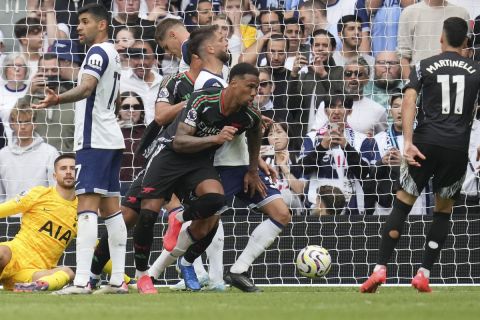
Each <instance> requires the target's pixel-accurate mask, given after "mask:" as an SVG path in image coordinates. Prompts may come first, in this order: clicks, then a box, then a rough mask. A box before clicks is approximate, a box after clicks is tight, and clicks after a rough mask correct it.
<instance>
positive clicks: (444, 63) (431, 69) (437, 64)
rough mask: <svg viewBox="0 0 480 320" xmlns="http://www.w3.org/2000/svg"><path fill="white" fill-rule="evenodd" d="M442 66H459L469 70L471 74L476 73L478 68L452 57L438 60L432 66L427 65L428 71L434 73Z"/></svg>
mask: <svg viewBox="0 0 480 320" xmlns="http://www.w3.org/2000/svg"><path fill="white" fill-rule="evenodd" d="M441 67H457V68H463V69H465V70H467V71H468V72H469V73H470V74H474V73H475V72H476V71H477V70H475V68H474V67H473V66H471V65H469V64H468V63H466V62H465V61H460V60H450V59H443V60H438V61H436V62H434V63H433V64H431V65H430V66H428V67H427V71H428V72H430V73H433V72H434V71H436V70H437V69H438V68H441Z"/></svg>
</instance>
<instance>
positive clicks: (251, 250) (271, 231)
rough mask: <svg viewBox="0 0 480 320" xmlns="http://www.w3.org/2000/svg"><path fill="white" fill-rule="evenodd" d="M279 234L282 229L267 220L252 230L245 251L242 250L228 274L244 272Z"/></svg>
mask: <svg viewBox="0 0 480 320" xmlns="http://www.w3.org/2000/svg"><path fill="white" fill-rule="evenodd" d="M280 232H282V229H281V228H280V227H279V226H277V225H276V224H275V223H274V222H273V221H272V220H271V219H267V220H265V221H263V222H262V223H260V224H259V225H258V226H257V227H256V228H255V230H253V232H252V235H251V236H250V239H248V243H247V246H246V247H245V250H243V252H242V254H241V255H240V257H238V259H237V261H236V262H235V264H234V265H233V266H232V267H231V268H230V272H232V273H243V272H246V271H247V270H248V268H250V266H251V265H252V263H253V261H254V260H255V259H256V258H258V256H260V255H261V254H262V253H264V252H265V250H266V249H267V248H268V247H270V245H271V244H272V243H273V241H275V238H276V237H277V236H278V235H279V234H280Z"/></svg>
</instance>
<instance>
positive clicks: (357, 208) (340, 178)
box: [300, 95, 369, 214]
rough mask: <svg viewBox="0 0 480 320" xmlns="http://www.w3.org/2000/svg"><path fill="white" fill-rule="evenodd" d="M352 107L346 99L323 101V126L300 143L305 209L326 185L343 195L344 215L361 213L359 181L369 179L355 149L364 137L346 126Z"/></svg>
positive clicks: (362, 206)
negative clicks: (305, 182)
mask: <svg viewBox="0 0 480 320" xmlns="http://www.w3.org/2000/svg"><path fill="white" fill-rule="evenodd" d="M352 105H353V101H352V99H351V98H350V97H348V96H344V95H333V96H331V98H330V97H327V98H326V100H325V114H326V116H327V119H328V120H327V123H326V124H325V126H324V127H322V128H321V129H319V130H317V131H311V132H309V133H308V134H307V136H306V137H305V139H304V144H303V148H302V149H303V150H302V154H301V156H300V157H301V158H300V160H301V162H300V163H301V165H302V168H303V176H304V177H305V178H308V181H307V184H306V188H305V189H306V190H308V191H307V200H308V203H310V205H307V207H310V206H311V204H313V203H315V202H316V199H317V189H318V187H319V186H321V185H330V186H335V187H337V188H339V189H340V190H342V192H343V193H344V194H345V197H346V199H347V200H346V202H347V203H348V205H347V208H346V212H347V213H348V214H359V213H365V207H364V206H365V201H364V196H363V194H364V193H363V188H362V181H363V180H365V179H367V178H369V164H368V162H366V161H365V160H363V159H362V156H361V154H360V152H359V151H357V149H360V148H361V145H362V143H363V141H364V140H365V138H366V136H365V135H364V134H362V133H359V132H356V131H354V130H353V129H352V128H350V127H349V126H348V124H347V123H346V119H347V117H348V116H349V115H350V114H351V112H352V110H351V109H352Z"/></svg>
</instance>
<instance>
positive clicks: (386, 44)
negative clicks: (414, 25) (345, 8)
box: [365, 0, 415, 57]
mask: <svg viewBox="0 0 480 320" xmlns="http://www.w3.org/2000/svg"><path fill="white" fill-rule="evenodd" d="M414 3H415V0H400V1H396V0H395V1H391V0H367V1H366V4H365V6H366V9H367V11H368V13H369V15H370V17H371V21H372V23H371V38H372V53H373V56H374V57H376V56H377V54H378V53H379V52H382V51H395V50H396V49H397V34H398V24H399V20H400V14H401V13H402V8H405V7H407V6H409V5H411V4H414Z"/></svg>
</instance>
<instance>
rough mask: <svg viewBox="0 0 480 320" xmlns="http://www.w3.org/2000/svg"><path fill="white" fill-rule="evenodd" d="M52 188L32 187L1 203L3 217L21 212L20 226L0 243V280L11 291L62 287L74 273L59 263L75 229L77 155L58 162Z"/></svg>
mask: <svg viewBox="0 0 480 320" xmlns="http://www.w3.org/2000/svg"><path fill="white" fill-rule="evenodd" d="M53 175H54V179H55V180H56V186H54V187H43V186H39V187H34V188H32V189H30V190H29V191H28V192H26V193H22V194H20V195H18V196H17V197H16V198H15V199H11V200H9V201H7V202H5V203H2V204H0V218H5V217H8V216H10V215H13V214H16V213H20V212H22V213H23V217H22V223H21V226H20V231H19V232H18V233H17V235H16V236H15V238H14V239H13V240H12V241H7V242H0V284H2V285H3V287H4V288H5V289H7V290H15V291H46V290H49V291H50V290H58V289H61V288H62V287H63V286H65V285H66V284H67V283H69V282H70V281H71V280H73V278H74V273H73V271H72V270H71V269H70V268H69V267H57V262H58V260H59V259H60V257H61V256H62V254H63V252H64V251H65V249H66V248H67V247H68V245H69V244H70V241H72V240H73V239H74V238H75V236H76V234H77V198H76V196H75V157H74V156H73V155H67V154H65V155H61V156H59V157H57V159H56V160H55V162H54V174H53Z"/></svg>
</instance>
